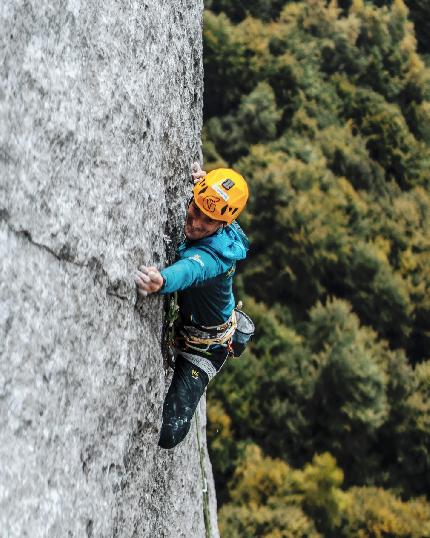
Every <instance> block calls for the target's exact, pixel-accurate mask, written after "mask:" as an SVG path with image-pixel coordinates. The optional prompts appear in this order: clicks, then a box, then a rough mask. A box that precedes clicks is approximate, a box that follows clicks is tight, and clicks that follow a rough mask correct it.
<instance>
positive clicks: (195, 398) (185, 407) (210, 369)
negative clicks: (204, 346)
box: [158, 348, 227, 448]
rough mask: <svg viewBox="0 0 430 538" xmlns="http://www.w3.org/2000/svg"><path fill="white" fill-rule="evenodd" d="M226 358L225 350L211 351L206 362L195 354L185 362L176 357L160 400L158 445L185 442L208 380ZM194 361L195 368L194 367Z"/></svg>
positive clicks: (163, 445)
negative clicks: (161, 421) (166, 386)
mask: <svg viewBox="0 0 430 538" xmlns="http://www.w3.org/2000/svg"><path fill="white" fill-rule="evenodd" d="M226 357H227V350H226V349H225V348H221V349H219V350H216V351H214V352H212V353H211V356H210V359H208V358H206V357H203V358H199V357H197V356H195V355H194V356H190V357H189V358H188V359H186V358H184V357H183V356H182V355H178V357H177V359H176V362H175V372H174V374H173V379H172V384H171V385H170V387H169V390H168V392H167V396H166V399H165V400H164V407H163V424H162V426H161V432H160V440H159V442H158V444H159V446H161V447H162V448H173V447H174V446H176V445H177V444H178V443H180V442H181V441H183V439H185V436H186V435H187V433H188V432H189V430H190V427H191V419H192V418H193V415H194V412H195V410H196V407H197V405H198V403H199V401H200V398H201V396H202V394H203V393H204V391H205V388H206V386H207V384H208V383H209V380H210V379H212V377H213V376H214V375H215V374H216V373H217V372H218V371H219V370H220V369H221V367H222V365H223V364H224V362H225V360H226ZM191 361H194V362H191ZM196 362H197V363H198V364H199V365H197V364H195V363H196ZM205 370H206V371H205Z"/></svg>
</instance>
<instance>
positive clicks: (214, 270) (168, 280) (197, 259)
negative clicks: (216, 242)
mask: <svg viewBox="0 0 430 538" xmlns="http://www.w3.org/2000/svg"><path fill="white" fill-rule="evenodd" d="M140 269H141V271H138V273H137V275H136V279H135V280H136V284H137V287H138V291H139V293H140V294H141V295H143V296H146V295H147V294H148V293H155V292H157V291H159V292H160V293H163V294H164V293H173V292H174V291H179V290H184V289H186V288H190V287H192V286H195V285H197V284H199V283H201V282H204V281H205V280H208V279H210V278H213V277H215V276H217V275H220V274H221V273H223V272H225V271H227V270H228V269H229V265H228V264H227V263H225V262H224V261H222V260H221V259H220V258H218V257H217V256H215V255H213V254H211V253H210V252H207V251H205V250H202V249H190V250H188V251H187V253H186V255H185V256H184V257H183V258H181V259H180V260H178V261H177V262H176V263H174V264H172V265H170V266H169V267H166V268H165V269H163V270H162V271H161V272H159V271H157V270H156V268H155V267H151V268H149V267H148V268H146V267H141V268H140Z"/></svg>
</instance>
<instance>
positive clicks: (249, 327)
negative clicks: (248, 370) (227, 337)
mask: <svg viewBox="0 0 430 538" xmlns="http://www.w3.org/2000/svg"><path fill="white" fill-rule="evenodd" d="M235 310H236V319H237V328H236V331H235V333H234V335H233V341H232V345H233V354H234V356H235V357H240V356H241V355H242V353H243V352H244V350H245V348H246V346H247V344H248V342H249V341H250V340H251V337H252V335H253V334H254V332H255V326H254V323H253V321H252V319H251V318H250V317H249V316H248V315H247V314H245V312H243V311H242V310H238V309H237V308H236V309H235Z"/></svg>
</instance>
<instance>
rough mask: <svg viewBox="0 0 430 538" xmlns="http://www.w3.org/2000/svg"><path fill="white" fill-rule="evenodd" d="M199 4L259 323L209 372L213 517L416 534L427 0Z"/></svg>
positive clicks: (429, 313) (427, 130) (425, 467)
mask: <svg viewBox="0 0 430 538" xmlns="http://www.w3.org/2000/svg"><path fill="white" fill-rule="evenodd" d="M206 8H207V10H206V12H205V19H204V62H205V126H204V133H203V142H204V153H205V163H206V167H207V169H211V168H214V167H217V166H220V165H228V166H232V167H234V168H237V169H238V170H239V171H240V172H242V173H243V174H244V176H245V177H246V178H247V179H248V181H249V183H250V187H251V199H250V204H249V210H248V211H246V213H245V214H244V215H243V217H242V218H241V220H240V222H241V224H242V226H243V227H244V229H245V230H246V232H247V233H248V235H249V237H250V240H251V243H252V250H251V252H250V256H249V259H248V260H247V261H246V262H245V263H244V264H242V265H241V266H240V267H239V276H238V277H237V279H236V280H237V295H238V296H239V297H240V298H241V299H242V300H243V301H244V303H245V310H246V311H248V313H249V314H250V315H251V316H252V317H253V319H254V320H255V323H256V326H257V332H256V336H255V339H254V341H253V343H252V345H251V347H250V350H249V352H248V353H247V355H246V356H245V357H244V358H240V359H236V360H234V361H230V363H229V364H228V366H227V367H225V368H224V370H223V372H222V374H221V375H219V376H217V378H216V379H215V380H214V382H213V383H212V384H211V386H210V389H209V410H208V412H209V420H210V422H209V430H208V435H209V439H210V447H211V455H212V462H213V464H214V468H215V474H216V482H217V490H218V499H219V504H220V511H219V518H220V526H221V533H222V536H223V538H236V537H237V538H239V537H240V538H242V537H250V538H251V537H252V538H256V537H265V538H287V537H302V536H303V537H304V536H306V537H309V538H313V537H317V536H327V537H382V536H383V537H417V538H423V537H426V536H430V500H429V497H428V495H429V492H430V351H429V349H430V69H429V68H427V67H426V64H427V65H430V61H429V60H430V2H429V1H428V0H409V1H408V2H406V4H405V3H404V2H403V0H394V1H388V0H387V1H382V0H381V1H374V2H370V1H369V2H364V1H363V0H352V1H351V0H339V1H338V2H337V3H336V2H334V1H332V2H326V1H324V0H306V1H304V2H285V1H282V0H247V1H246V2H245V0H242V1H238V0H206Z"/></svg>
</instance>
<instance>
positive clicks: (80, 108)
mask: <svg viewBox="0 0 430 538" xmlns="http://www.w3.org/2000/svg"><path fill="white" fill-rule="evenodd" d="M202 7H203V6H202V2H201V1H200V2H191V1H188V0H170V1H169V2H165V1H155V0H146V1H136V0H134V1H121V2H119V1H116V0H104V1H103V2H100V1H90V2H81V1H80V0H64V1H60V2H54V3H52V2H48V1H47V0H38V2H35V1H34V0H33V1H32V0H26V1H24V2H18V0H4V1H3V2H2V3H1V6H0V66H1V67H0V69H1V77H0V257H1V262H0V529H1V532H0V534H1V536H2V537H3V536H4V537H24V536H28V537H32V538H36V537H42V536H43V537H55V538H57V537H91V536H94V537H111V536H118V537H181V536H184V537H185V536H186V537H193V538H194V537H204V538H206V537H207V536H218V530H217V524H216V501H215V495H214V488H213V482H212V474H211V469H210V463H209V461H208V457H207V451H206V435H205V404H204V401H202V402H201V405H200V407H199V415H198V420H199V422H198V426H199V427H198V429H197V428H196V423H195V424H194V425H193V428H192V431H191V432H190V434H189V436H188V437H187V439H186V440H185V441H184V442H183V443H182V444H181V445H179V446H178V447H177V448H175V449H174V450H172V451H165V450H162V449H159V448H158V447H157V441H158V432H159V427H160V423H161V409H162V402H163V398H164V394H165V392H166V390H167V387H168V385H169V383H170V373H169V372H168V371H166V370H164V368H163V359H162V356H161V351H160V341H161V328H162V319H163V302H162V298H160V297H150V298H149V299H148V300H147V301H145V302H144V303H142V302H137V300H136V293H135V287H134V282H133V278H132V273H133V270H134V269H135V268H136V267H137V266H138V265H140V264H142V263H144V264H155V265H157V266H163V265H165V264H166V263H167V262H168V261H169V260H168V258H169V256H171V254H172V252H173V250H174V242H175V240H177V238H178V237H179V233H180V229H181V227H182V220H183V216H184V210H185V201H186V198H187V196H189V192H190V183H189V182H188V183H187V180H188V178H189V174H190V164H191V162H192V161H193V160H195V159H196V158H198V155H199V136H200V129H201V122H202V114H201V109H202V91H203V90H202V46H201V24H202V22H201V12H202ZM169 238H173V243H169ZM197 431H199V433H200V435H199V436H197ZM198 441H199V442H198ZM201 456H202V457H201ZM204 478H206V482H207V485H208V488H207V489H208V492H207V493H206V492H205V491H204V490H205V489H206V487H205V486H206V482H205V480H204ZM205 507H206V510H205ZM205 512H206V518H205V515H204V514H205ZM205 519H206V522H205Z"/></svg>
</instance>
